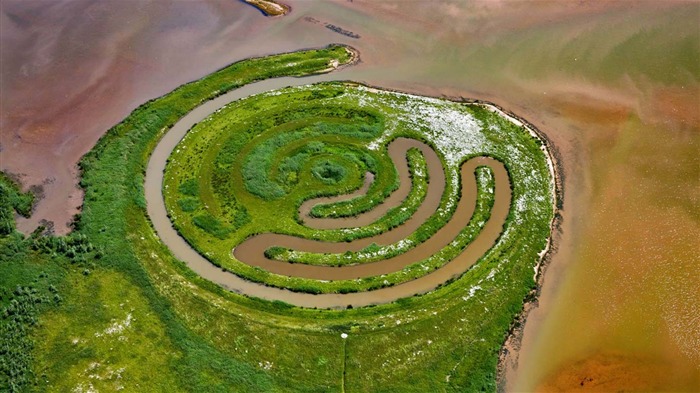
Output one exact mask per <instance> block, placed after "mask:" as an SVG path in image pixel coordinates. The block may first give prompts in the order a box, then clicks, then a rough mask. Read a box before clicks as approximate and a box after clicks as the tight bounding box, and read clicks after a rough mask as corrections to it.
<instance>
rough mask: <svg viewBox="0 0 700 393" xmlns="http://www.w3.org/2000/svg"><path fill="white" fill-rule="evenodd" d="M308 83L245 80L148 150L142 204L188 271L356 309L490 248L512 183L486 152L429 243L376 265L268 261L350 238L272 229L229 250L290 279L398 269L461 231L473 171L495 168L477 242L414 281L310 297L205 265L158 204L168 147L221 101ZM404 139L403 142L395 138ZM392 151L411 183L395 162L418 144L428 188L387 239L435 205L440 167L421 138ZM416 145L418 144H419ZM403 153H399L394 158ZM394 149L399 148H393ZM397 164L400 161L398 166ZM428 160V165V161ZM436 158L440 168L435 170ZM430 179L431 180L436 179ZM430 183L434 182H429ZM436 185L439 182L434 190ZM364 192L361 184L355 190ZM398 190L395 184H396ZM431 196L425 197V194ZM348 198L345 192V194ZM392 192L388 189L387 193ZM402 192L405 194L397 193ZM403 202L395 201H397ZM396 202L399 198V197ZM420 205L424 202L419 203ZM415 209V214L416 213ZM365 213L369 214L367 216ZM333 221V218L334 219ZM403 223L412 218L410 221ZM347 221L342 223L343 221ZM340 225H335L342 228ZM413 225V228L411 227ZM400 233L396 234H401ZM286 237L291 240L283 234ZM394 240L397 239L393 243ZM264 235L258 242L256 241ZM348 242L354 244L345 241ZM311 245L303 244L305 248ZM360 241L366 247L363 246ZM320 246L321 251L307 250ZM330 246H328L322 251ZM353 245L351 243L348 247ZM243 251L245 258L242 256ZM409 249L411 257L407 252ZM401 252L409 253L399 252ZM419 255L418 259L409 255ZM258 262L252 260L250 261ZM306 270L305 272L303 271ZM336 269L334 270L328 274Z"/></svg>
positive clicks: (433, 281) (258, 291)
mask: <svg viewBox="0 0 700 393" xmlns="http://www.w3.org/2000/svg"><path fill="white" fill-rule="evenodd" d="M314 79H316V81H318V80H320V79H331V78H317V77H315V78H314ZM308 83H310V81H309V80H308V79H297V78H280V79H273V80H266V81H262V82H257V83H253V84H250V85H246V86H244V87H242V88H239V89H237V90H234V91H232V92H229V93H227V94H224V95H222V96H220V97H218V98H216V99H214V100H211V101H208V102H206V103H204V104H202V105H201V106H199V107H197V108H195V109H194V110H193V111H192V112H190V113H188V114H187V115H185V116H184V117H183V118H182V119H180V121H178V122H177V123H176V124H175V125H174V126H173V127H172V129H171V130H170V131H168V132H167V133H166V134H165V136H164V137H163V138H162V139H161V140H160V142H159V143H158V145H157V146H156V148H155V149H154V151H153V153H152V155H151V158H150V160H149V162H148V168H147V170H146V179H145V193H146V201H147V210H148V215H149V217H150V219H151V222H152V223H153V226H154V228H155V230H156V232H157V234H158V236H159V237H160V239H161V240H162V241H163V243H164V244H165V245H167V246H168V247H169V248H170V250H171V251H172V252H173V254H174V255H175V257H177V258H178V259H180V260H182V261H184V262H185V263H186V264H187V265H188V266H189V267H190V268H191V269H192V270H194V271H195V272H196V273H197V274H199V275H200V276H202V277H203V278H205V279H208V280H210V281H213V282H215V283H217V284H219V285H221V286H223V287H224V288H226V289H228V290H231V291H234V292H238V293H242V294H246V295H249V296H254V297H259V298H263V299H267V300H281V301H284V302H287V303H290V304H293V305H296V306H301V307H318V308H345V307H347V306H353V307H361V306H367V305H371V304H380V303H387V302H391V301H394V300H397V299H400V298H404V297H408V296H412V295H415V294H421V293H426V292H429V291H431V290H433V289H435V288H436V287H438V286H439V285H441V284H442V283H444V282H445V281H447V280H449V279H451V278H453V277H455V276H458V275H460V274H461V273H463V272H464V271H466V270H467V269H468V268H469V267H471V266H472V265H473V264H474V263H476V261H478V259H479V258H480V257H481V256H482V255H483V254H484V253H486V252H487V251H488V250H489V248H491V247H492V246H493V244H494V243H495V242H496V241H497V240H498V237H499V235H500V233H501V231H502V229H503V224H504V222H505V219H506V216H507V214H508V211H509V208H510V201H511V188H510V182H509V178H508V174H507V171H506V169H505V167H504V166H503V165H502V164H501V163H500V162H498V161H495V160H493V159H490V158H486V157H477V158H474V159H471V160H469V161H468V162H466V163H465V164H464V165H463V166H462V168H461V176H462V190H461V192H462V197H461V198H460V202H459V204H458V206H457V210H456V211H455V214H454V215H453V217H452V219H451V220H450V221H449V222H448V223H447V224H446V225H445V226H444V227H443V228H441V229H440V230H439V231H438V232H437V233H436V234H435V235H434V236H433V237H431V238H430V239H429V240H428V241H426V242H424V243H421V244H420V245H418V246H417V247H415V248H414V249H412V250H410V251H409V252H407V253H405V254H402V255H400V256H398V257H395V258H390V259H387V260H384V261H380V262H374V263H368V264H363V265H354V266H345V267H327V266H311V265H303V264H290V263H287V262H280V261H271V260H268V259H266V258H264V256H263V252H264V250H265V249H266V248H268V247H270V246H273V245H279V246H286V247H289V248H294V249H302V250H306V251H312V252H314V251H316V250H326V249H327V250H329V251H320V252H344V251H347V250H348V249H350V248H349V245H350V244H351V243H325V242H318V241H313V240H309V239H300V238H294V237H290V236H286V235H276V234H263V235H258V236H255V237H252V238H250V239H248V240H246V241H245V242H243V243H241V245H239V246H238V247H236V252H237V254H236V255H237V257H238V256H239V254H238V253H241V247H242V246H245V247H244V248H243V250H244V251H245V250H246V248H247V249H248V251H245V254H241V255H244V256H243V257H241V260H245V262H247V263H252V264H258V263H259V266H262V267H264V268H266V269H269V270H270V271H272V272H275V273H279V274H286V275H293V276H302V277H312V278H321V279H348V278H356V277H361V276H367V275H375V274H383V273H389V272H392V271H396V270H400V269H401V268H402V267H404V266H406V265H408V264H410V263H413V262H416V261H418V260H420V259H423V258H425V257H428V256H430V255H432V254H434V253H435V252H437V251H438V250H440V249H441V248H442V247H444V246H445V245H447V244H449V242H450V241H452V240H453V239H454V237H455V236H456V235H457V234H458V233H459V231H460V230H461V229H462V228H464V226H466V225H467V223H468V222H469V219H470V218H471V216H472V213H473V211H474V208H475V203H476V181H475V176H474V169H475V168H476V167H477V166H479V165H488V166H489V167H491V169H492V170H493V172H494V176H495V180H496V187H495V203H494V206H493V208H492V212H491V218H490V219H489V221H488V222H487V223H486V225H485V226H484V228H483V230H482V231H481V232H480V233H479V235H478V236H477V238H476V239H474V240H473V241H472V242H471V243H470V244H469V245H468V246H467V247H466V248H465V249H464V250H463V251H462V253H460V254H459V255H458V256H457V257H456V258H455V259H453V260H452V261H450V262H447V263H446V264H445V265H443V266H442V267H441V268H440V269H437V270H435V271H433V272H431V273H429V274H426V275H424V276H422V277H419V278H417V279H415V280H412V281H408V282H405V283H402V284H398V285H395V286H392V287H387V288H381V289H377V290H373V291H367V292H357V293H347V294H318V295H314V294H309V293H300V292H293V291H290V290H287V289H281V288H273V287H267V286H265V285H262V284H258V283H254V282H251V281H247V280H245V279H242V278H241V277H239V276H237V275H235V274H233V273H231V272H227V271H224V270H222V269H221V268H218V267H216V266H214V265H213V264H211V262H209V261H208V260H207V259H206V258H204V257H203V256H201V255H200V254H199V253H198V252H197V251H195V250H194V249H193V248H192V247H190V245H189V244H188V243H187V242H186V241H185V240H184V239H183V238H182V237H181V236H180V235H179V234H178V233H177V231H176V230H175V229H174V228H173V226H172V223H171V222H170V219H169V218H168V216H167V210H166V207H165V202H164V199H163V194H162V184H163V173H164V170H165V166H166V163H167V159H168V157H169V156H170V154H171V152H172V151H173V149H174V148H175V146H176V145H177V143H178V142H179V141H180V140H181V139H182V138H183V137H184V136H185V134H186V133H187V131H188V130H189V129H190V128H191V127H192V126H193V125H194V124H196V123H197V122H199V121H201V120H203V119H205V118H206V117H207V116H209V115H211V114H212V113H214V112H215V111H216V110H217V109H219V108H221V107H222V106H224V105H226V104H228V103H229V102H231V101H234V100H238V99H241V98H244V97H247V96H249V95H253V94H258V93H263V92H265V91H269V90H273V89H278V88H282V87H286V86H297V85H304V84H308ZM402 140H403V141H402ZM397 142H398V145H397V146H398V148H392V150H393V151H395V153H393V154H399V156H401V159H398V160H397V159H395V157H392V158H393V159H394V162H395V163H396V164H398V165H397V169H398V170H399V174H400V176H401V185H402V186H403V185H404V184H405V183H408V186H409V187H410V179H409V178H408V171H407V170H406V171H405V173H404V171H403V170H402V168H401V166H402V165H403V166H404V167H405V166H406V163H405V161H406V160H405V150H404V148H406V149H407V147H406V146H408V148H410V147H418V148H419V149H421V151H422V152H423V154H424V155H425V157H426V161H427V162H428V166H429V171H430V187H429V190H428V193H429V195H427V196H426V200H425V201H424V203H423V205H421V207H420V208H419V210H421V209H422V212H420V213H421V215H418V214H414V216H413V217H411V219H409V220H408V221H407V222H406V223H404V225H401V226H399V227H397V228H396V229H395V230H392V231H389V232H387V233H385V234H382V235H378V236H377V237H379V236H385V238H383V239H381V241H383V242H387V241H388V240H391V238H392V237H394V236H397V235H402V236H403V237H405V236H406V235H407V234H408V233H410V231H409V232H408V233H404V229H403V228H402V227H405V226H407V225H413V226H415V225H417V226H419V225H420V224H421V223H422V222H423V221H425V219H427V217H429V216H430V215H431V214H433V213H434V212H435V209H436V208H437V205H439V199H440V196H441V195H442V191H443V190H444V181H445V180H444V171H443V169H442V167H441V166H440V161H439V159H438V158H437V156H436V155H435V152H434V151H432V149H430V148H429V147H428V146H427V145H424V144H422V143H421V142H418V141H414V140H411V139H405V138H399V139H398V140H397V141H396V142H393V144H397ZM404 143H405V144H406V146H401V144H404ZM421 145H423V146H421ZM401 151H403V155H401ZM396 152H398V153H396ZM401 162H403V164H400V163H401ZM431 163H432V164H431ZM436 163H437V165H438V166H440V168H439V169H438V168H435V167H434V166H435V164H436ZM440 174H441V175H442V180H441V181H442V187H439V185H440V180H439V179H440ZM436 177H437V178H436ZM435 183H437V184H435ZM434 186H438V187H434ZM362 188H363V189H364V188H365V187H362ZM400 188H401V186H400ZM394 193H396V194H397V195H398V196H401V193H402V191H400V190H397V191H395V192H394ZM431 193H432V194H431ZM431 195H437V204H435V205H434V206H432V210H431V203H430V202H429V201H428V197H429V196H430V197H431V198H435V197H434V196H431ZM345 197H347V195H346V196H345ZM391 197H393V194H392V195H391V196H390V198H391ZM404 197H405V195H404ZM401 200H402V199H401ZM401 200H399V202H398V203H400V201H401ZM387 202H388V201H385V202H384V205H386V206H387V208H390V207H392V206H396V205H398V203H397V202H396V201H392V203H393V205H390V204H388V203H387ZM424 206H427V207H424ZM416 213H419V211H417V212H416ZM367 217H371V216H370V215H368V216H367ZM336 221H337V219H336ZM409 221H415V222H411V223H409ZM346 225H347V224H346ZM346 225H340V226H341V227H342V226H346ZM417 226H416V227H417ZM403 237H400V238H403ZM286 238H291V239H286ZM400 238H399V239H398V240H400ZM259 239H263V240H264V242H263V241H262V240H259ZM370 239H373V240H369V242H370V243H371V242H372V241H375V242H376V241H377V239H376V238H370ZM285 241H290V243H285ZM363 242H367V239H360V240H358V243H357V244H358V245H354V246H353V247H359V248H358V249H361V248H363V247H364V246H361V244H363ZM352 243H355V242H352ZM307 246H308V247H310V248H307ZM365 246H366V245H365ZM314 247H320V248H314ZM325 247H329V248H325ZM353 249H354V248H353ZM248 252H250V255H249V256H248ZM409 254H410V255H409ZM407 255H408V257H406V256H407ZM261 256H262V260H264V261H261V260H257V259H256V260H253V259H250V258H251V257H252V258H259V257H261ZM415 258H418V259H415ZM256 261H257V262H256ZM307 269H308V270H307ZM331 272H338V273H331Z"/></svg>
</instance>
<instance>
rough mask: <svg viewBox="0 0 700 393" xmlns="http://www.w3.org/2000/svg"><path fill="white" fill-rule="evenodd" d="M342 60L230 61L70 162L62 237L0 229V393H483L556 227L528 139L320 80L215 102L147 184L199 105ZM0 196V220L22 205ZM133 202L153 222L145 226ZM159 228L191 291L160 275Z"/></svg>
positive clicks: (486, 112) (432, 106)
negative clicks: (180, 251)
mask: <svg viewBox="0 0 700 393" xmlns="http://www.w3.org/2000/svg"><path fill="white" fill-rule="evenodd" d="M356 58H357V56H356V54H355V53H354V51H352V50H350V49H349V48H346V47H344V46H330V47H327V48H323V49H317V50H307V51H302V52H295V53H287V54H280V55H274V56H268V57H263V58H254V59H248V60H244V61H241V62H238V63H235V64H233V65H231V66H229V67H226V68H224V69H222V70H219V71H217V72H215V73H213V74H211V75H208V76H206V77H204V78H202V79H200V80H197V81H194V82H191V83H189V84H186V85H183V86H181V87H179V88H177V89H175V90H174V91H172V92H171V93H169V94H167V95H165V96H163V97H160V98H157V99H154V100H151V101H149V102H147V103H145V104H143V105H141V106H140V107H139V108H137V109H136V110H134V111H133V112H132V113H131V114H130V115H129V116H128V117H127V118H126V119H124V120H123V121H122V122H121V123H119V124H118V125H116V126H115V127H113V128H112V129H111V130H109V132H107V133H106V134H105V136H104V137H103V138H102V139H100V141H99V142H98V144H97V145H96V146H95V148H94V149H93V150H92V151H91V152H90V153H89V154H87V155H86V156H85V157H84V158H83V160H82V161H81V164H80V166H81V170H82V177H81V187H83V188H84V190H85V202H84V206H83V211H82V213H81V215H80V217H79V218H78V220H77V221H76V223H75V230H74V232H73V233H72V234H71V235H70V236H68V237H59V238H57V237H52V236H43V235H41V234H40V233H36V234H35V235H33V236H31V237H23V236H22V235H21V234H19V233H18V232H16V231H14V229H13V223H12V222H10V223H9V224H8V225H9V228H8V230H6V231H4V232H3V234H0V255H19V254H22V255H23V256H22V257H21V258H19V257H13V258H10V259H7V260H8V262H3V263H0V280H3V282H2V284H3V285H2V286H3V287H8V288H9V287H12V288H16V289H14V292H12V293H3V294H2V298H0V306H2V307H3V309H2V310H0V311H3V312H4V314H2V315H0V318H3V319H1V320H0V323H2V325H0V329H2V330H0V334H2V336H0V337H1V338H3V343H4V344H3V345H4V347H3V348H2V349H1V350H2V351H4V352H2V353H3V354H9V355H4V356H7V357H8V358H9V359H10V361H8V362H5V363H2V364H0V390H2V389H5V388H6V387H8V389H9V390H17V391H21V390H40V391H66V390H76V389H82V390H88V389H90V388H94V389H98V390H115V389H120V388H124V389H125V391H129V390H132V391H197V392H200V391H222V392H224V391H241V392H254V391H255V392H286V391H300V392H329V391H330V392H333V391H335V392H398V391H400V392H426V391H455V392H462V391H495V390H496V368H497V363H498V355H499V351H500V349H501V347H502V345H503V342H504V340H505V339H506V337H507V335H508V333H509V330H510V329H511V327H512V324H513V323H514V320H515V318H516V317H517V316H518V315H519V314H520V312H521V310H522V308H523V303H524V301H525V300H526V298H527V297H528V295H529V294H531V293H532V291H533V289H534V288H535V286H536V281H535V277H536V269H537V267H538V266H539V263H540V261H541V258H542V255H543V254H544V253H545V251H546V250H547V248H548V244H549V243H548V241H549V240H548V239H549V236H550V231H551V229H550V226H551V223H552V220H553V218H554V213H555V212H554V208H555V199H556V198H555V192H554V191H555V190H554V189H555V182H554V178H553V176H554V172H553V167H552V162H551V159H550V157H549V155H548V152H547V149H546V147H545V145H544V142H543V141H542V140H541V139H540V138H539V137H538V136H537V134H535V132H534V131H533V130H532V129H531V128H530V127H528V126H527V125H525V124H523V123H521V122H520V121H519V120H516V119H512V118H510V117H508V116H507V115H505V114H503V113H502V112H501V111H499V110H498V109H497V108H494V107H492V106H489V105H486V104H476V103H472V104H467V103H458V102H452V101H448V100H441V99H436V98H427V97H419V96H414V95H409V94H404V93H400V92H392V91H385V90H381V89H378V88H374V87H369V86H364V85H361V84H357V83H352V82H326V83H319V84H313V85H307V86H301V87H288V88H283V89H279V90H274V91H269V92H264V93H262V94H255V95H251V96H249V97H246V98H243V99H240V100H235V101H232V102H230V103H224V104H225V105H224V106H222V107H221V108H220V109H218V110H216V111H215V112H214V113H213V114H212V115H211V116H208V117H206V118H205V119H204V120H202V121H199V122H197V123H196V124H195V125H194V126H192V127H191V129H189V128H188V130H189V131H187V130H185V131H187V133H186V136H185V137H184V138H183V139H182V140H181V141H179V143H177V144H173V145H172V146H171V147H170V148H171V149H172V154H168V155H166V156H164V157H165V158H163V161H162V162H163V167H162V168H161V167H158V166H157V165H156V166H155V167H152V165H154V164H153V163H154V162H155V160H156V159H157V158H158V157H157V156H158V154H159V153H157V152H158V149H159V148H161V144H162V143H165V138H164V136H165V135H166V134H168V133H169V132H170V131H171V129H176V128H177V127H178V124H179V122H181V119H182V118H184V117H185V116H186V115H187V114H188V113H190V112H191V111H193V110H194V109H195V108H196V107H198V106H200V105H201V104H202V103H205V102H208V101H209V100H212V99H214V98H216V97H219V96H221V95H224V94H226V93H227V92H229V91H233V90H235V89H237V88H239V87H241V86H243V85H246V84H249V83H252V82H254V81H258V80H263V79H268V78H274V77H280V76H302V75H308V74H313V73H319V72H328V71H331V70H333V69H335V68H337V67H339V66H342V65H344V64H348V63H350V62H352V61H354V60H355V59H356ZM166 159H167V165H166ZM163 170H165V173H164V174H163ZM152 172H153V173H159V174H161V175H162V176H163V182H162V184H160V183H159V182H156V183H155V186H154V185H153V184H151V183H150V182H151V181H152V179H151V178H150V176H151V175H150V174H151V173H152ZM0 180H2V179H0ZM3 181H5V180H3ZM2 187H3V188H0V191H3V194H2V195H0V196H2V197H3V199H2V200H3V206H2V207H3V209H4V210H3V212H4V213H3V217H5V216H7V215H8V214H11V210H9V209H11V208H16V209H18V211H19V210H20V209H19V206H20V205H21V204H20V203H19V202H15V201H19V199H20V197H21V195H20V194H18V193H17V192H16V190H15V191H12V193H10V191H5V190H14V188H12V187H13V186H12V185H11V184H10V183H9V182H7V185H3V186H2ZM149 187H150V188H149ZM153 189H155V190H156V194H157V195H158V196H159V197H160V198H161V199H160V200H161V202H163V203H164V207H165V208H166V209H167V214H168V217H169V219H170V220H169V221H168V220H167V219H166V220H165V221H163V220H161V219H160V218H157V217H156V216H154V215H153V214H152V213H151V212H152V209H153V203H152V199H150V198H151V196H150V195H151V194H150V191H148V190H153ZM5 195H6V196H5ZM8 201H12V202H8ZM22 209H24V207H22ZM5 210H7V211H5ZM25 210H26V209H25ZM23 211H24V210H23ZM163 225H165V226H167V227H168V228H170V230H172V227H174V228H175V229H176V230H177V231H178V233H179V234H180V235H181V236H182V238H179V237H178V239H179V241H183V240H182V239H184V240H185V241H186V242H187V247H188V248H189V247H191V249H194V250H196V251H197V252H198V253H199V255H201V256H203V257H205V258H206V259H207V260H208V261H209V262H207V265H209V268H208V269H210V270H207V271H208V272H212V273H211V276H209V275H204V277H203V276H202V275H201V274H200V272H199V271H198V270H197V268H196V267H194V266H195V265H193V264H192V263H191V261H189V260H181V259H178V258H177V257H176V256H175V251H174V250H172V249H171V248H169V247H168V246H167V245H166V242H165V237H163V236H159V234H161V230H160V229H159V228H160V227H161V226H163ZM171 226H172V227H171ZM5 232H7V233H5ZM191 249H190V250H189V251H191ZM201 256H200V258H201ZM23 261H24V262H23ZM256 261H258V262H256ZM258 263H259V264H261V266H262V267H261V266H259V265H257V264H258ZM211 264H214V265H216V269H211ZM205 277H206V278H205ZM219 278H220V279H221V281H219ZM234 279H235V280H238V281H235V282H244V283H245V285H243V284H241V285H242V286H241V287H236V286H235V285H233V284H227V283H229V282H234V281H225V280H234ZM36 299H39V300H36ZM8 310H10V311H8ZM17 310H21V312H23V313H24V314H22V315H28V317H26V318H24V317H22V318H19V319H18V318H14V317H13V316H12V315H16V314H17V313H18V311H17ZM27 321H29V322H27ZM32 321H33V322H32ZM6 337H9V338H11V339H8V340H5V338H6ZM5 343H7V344H5ZM21 353H25V354H28V355H26V356H24V355H20V354H21ZM6 365H9V366H6ZM3 367H4V368H3ZM154 370H157V372H156V371H154ZM10 373H11V375H13V376H14V377H13V378H12V379H10V378H5V377H3V375H10ZM17 376H20V377H21V378H18V377H17ZM8 381H9V382H8ZM12 381H19V382H12ZM11 383H14V385H12V384H11Z"/></svg>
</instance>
